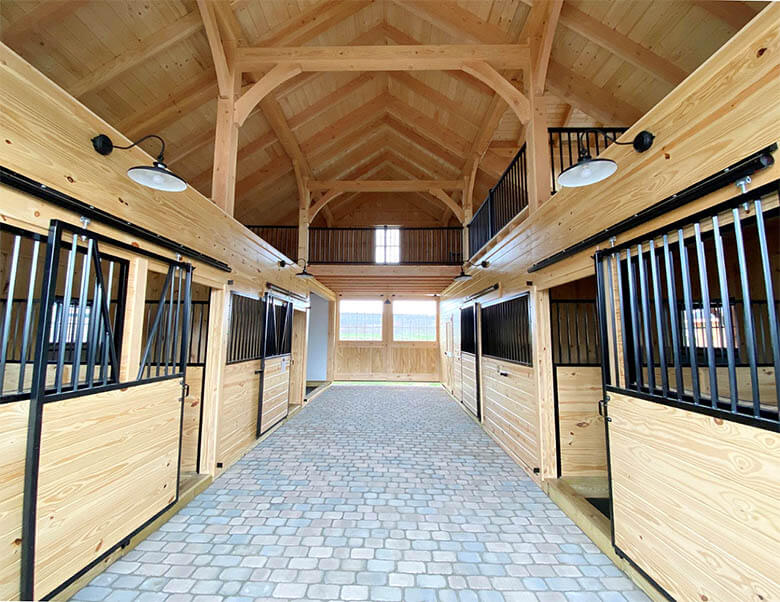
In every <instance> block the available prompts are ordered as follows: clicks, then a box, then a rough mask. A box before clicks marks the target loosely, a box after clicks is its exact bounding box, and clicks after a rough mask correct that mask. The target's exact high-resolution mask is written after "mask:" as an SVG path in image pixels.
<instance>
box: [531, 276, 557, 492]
mask: <svg viewBox="0 0 780 602" xmlns="http://www.w3.org/2000/svg"><path fill="white" fill-rule="evenodd" d="M531 299H532V301H533V306H532V307H533V333H534V336H533V337H532V338H533V348H534V352H533V355H534V358H533V361H534V366H535V370H534V374H535V376H536V398H537V399H538V402H539V469H540V475H539V476H540V477H541V479H542V480H545V479H556V478H558V460H557V457H558V456H557V452H556V441H555V392H554V390H553V373H552V371H553V370H554V369H555V366H553V363H552V333H551V329H550V292H549V290H538V289H537V288H536V287H533V288H532V290H531Z"/></svg>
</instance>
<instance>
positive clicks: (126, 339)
mask: <svg viewBox="0 0 780 602" xmlns="http://www.w3.org/2000/svg"><path fill="white" fill-rule="evenodd" d="M148 269H149V260H148V259H146V258H145V257H135V258H134V259H132V260H131V261H130V269H129V272H128V276H127V303H126V305H125V308H126V309H125V326H124V332H123V333H122V341H123V343H122V356H121V359H120V361H119V382H127V381H131V380H135V378H136V377H137V376H138V369H139V368H140V366H141V353H143V349H141V347H142V346H143V331H144V313H145V312H146V275H147V272H148Z"/></svg>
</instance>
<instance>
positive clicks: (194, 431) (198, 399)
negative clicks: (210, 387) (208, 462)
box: [181, 366, 204, 472]
mask: <svg viewBox="0 0 780 602" xmlns="http://www.w3.org/2000/svg"><path fill="white" fill-rule="evenodd" d="M203 372H204V367H203V366H187V374H186V376H185V379H184V382H185V383H186V385H187V389H186V391H187V394H186V395H185V397H184V408H183V414H182V427H181V471H182V472H197V470H198V446H199V444H200V415H201V404H202V402H203Z"/></svg>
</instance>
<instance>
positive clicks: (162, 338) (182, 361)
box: [138, 265, 192, 380]
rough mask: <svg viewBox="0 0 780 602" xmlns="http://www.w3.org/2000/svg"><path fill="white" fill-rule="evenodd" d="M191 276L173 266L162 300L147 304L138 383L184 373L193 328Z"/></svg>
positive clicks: (169, 271)
mask: <svg viewBox="0 0 780 602" xmlns="http://www.w3.org/2000/svg"><path fill="white" fill-rule="evenodd" d="M191 275H192V274H191V271H190V270H186V269H182V268H180V267H179V266H178V265H170V266H169V267H168V273H167V274H166V276H165V283H164V284H163V287H162V293H161V294H160V298H159V299H158V300H157V302H156V303H153V304H151V306H149V305H147V307H146V309H147V310H150V311H147V312H146V314H147V315H146V318H147V320H148V321H147V322H146V325H145V326H146V329H145V335H146V336H145V340H144V345H143V349H144V353H143V356H142V357H141V366H140V368H139V370H138V380H141V379H143V378H157V377H160V376H172V375H179V374H181V375H183V374H184V370H185V367H186V366H187V360H188V359H189V339H190V336H189V335H190V332H191V328H192V317H191V315H192V314H191V311H192V302H191V301H190V292H191Z"/></svg>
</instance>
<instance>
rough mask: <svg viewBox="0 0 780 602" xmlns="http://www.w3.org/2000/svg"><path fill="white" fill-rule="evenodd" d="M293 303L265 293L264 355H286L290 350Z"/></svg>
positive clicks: (267, 356) (268, 356)
mask: <svg viewBox="0 0 780 602" xmlns="http://www.w3.org/2000/svg"><path fill="white" fill-rule="evenodd" d="M292 323H293V304H292V302H291V301H287V300H285V299H280V298H278V297H275V296H273V295H266V329H265V357H266V358H270V357H275V356H277V355H287V354H289V353H291V351H292Z"/></svg>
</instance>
